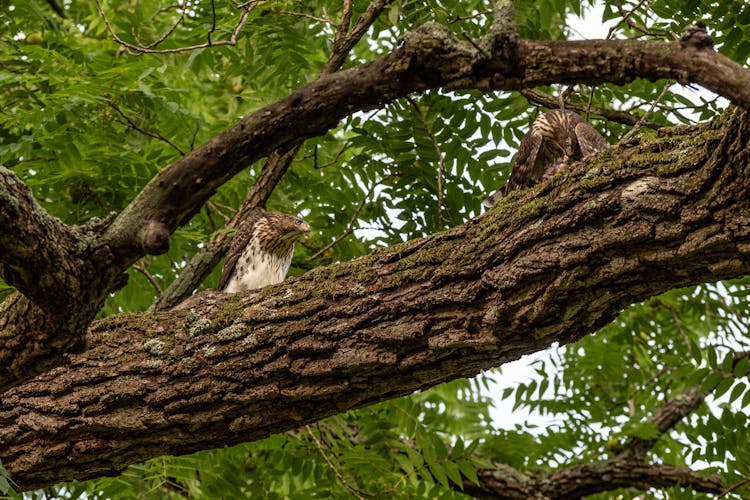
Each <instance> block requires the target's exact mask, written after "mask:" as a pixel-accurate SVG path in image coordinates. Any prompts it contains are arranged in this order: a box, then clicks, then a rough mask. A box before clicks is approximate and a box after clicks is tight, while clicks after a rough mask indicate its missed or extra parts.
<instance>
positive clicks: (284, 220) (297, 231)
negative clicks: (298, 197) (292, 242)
mask: <svg viewBox="0 0 750 500" xmlns="http://www.w3.org/2000/svg"><path fill="white" fill-rule="evenodd" d="M279 230H280V231H282V232H284V233H286V234H287V235H289V236H291V237H293V238H294V239H296V238H298V237H299V236H300V235H301V234H303V233H309V232H310V224H308V223H307V222H305V220H304V219H300V218H299V217H295V216H294V215H286V214H284V217H281V218H280V220H279Z"/></svg>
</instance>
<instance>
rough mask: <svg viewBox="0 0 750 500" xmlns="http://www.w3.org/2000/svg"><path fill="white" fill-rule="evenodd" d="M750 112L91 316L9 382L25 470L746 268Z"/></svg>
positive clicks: (354, 395) (429, 374)
mask: <svg viewBox="0 0 750 500" xmlns="http://www.w3.org/2000/svg"><path fill="white" fill-rule="evenodd" d="M749 144H750V119H748V115H747V113H745V112H740V111H730V112H728V113H727V114H726V115H725V116H724V117H723V118H722V119H721V120H719V121H717V122H716V123H713V124H708V125H702V126H696V127H677V128H673V129H665V130H662V131H660V133H659V136H658V137H656V138H653V139H648V140H641V141H640V142H637V141H636V142H634V143H630V144H628V145H626V146H624V147H618V148H614V149H612V150H610V151H608V152H603V153H600V154H599V155H597V156H596V157H594V158H590V159H588V160H587V161H586V162H584V163H581V164H578V165H577V166H575V168H574V169H573V171H572V172H570V173H566V174H563V175H559V176H556V177H555V178H553V179H552V180H551V181H550V182H548V183H544V184H542V185H540V186H537V187H536V188H533V189H530V190H526V191H520V192H515V193H513V194H511V195H510V196H508V197H507V198H504V199H503V200H502V201H501V202H500V203H499V204H498V206H497V207H496V208H495V209H493V210H491V211H490V212H488V213H487V214H485V215H483V216H481V217H477V218H475V219H471V220H469V221H467V222H466V223H464V224H462V225H460V226H458V227H455V228H453V229H451V230H449V231H446V232H443V233H439V234H436V235H433V236H430V237H428V238H424V239H421V240H417V241H411V242H407V243H404V244H402V245H397V246H394V247H391V248H387V249H380V250H377V251H375V252H373V253H372V254H371V255H368V256H366V257H362V258H359V259H355V260H353V261H351V262H346V263H342V264H336V265H332V266H328V267H324V268H318V269H315V270H313V271H311V272H308V273H307V274H305V275H303V276H300V277H297V278H293V279H290V280H288V281H286V282H285V283H283V284H280V285H277V286H274V287H270V288H267V289H263V290H260V291H256V292H250V293H245V294H236V295H232V294H221V293H217V292H213V291H207V292H204V293H202V294H199V295H198V296H195V297H193V298H191V299H189V300H188V301H187V302H186V303H184V304H182V305H181V306H178V307H177V308H175V309H173V310H170V311H160V312H148V313H140V314H133V313H129V314H121V315H118V316H114V317H111V318H108V319H105V320H102V321H97V322H95V323H93V325H92V327H91V329H90V339H89V342H90V347H89V349H88V350H87V351H86V352H85V353H83V354H77V355H71V356H70V358H69V362H68V364H67V365H66V366H63V367H59V368H56V369H54V370H52V371H49V372H47V373H44V374H41V375H39V376H38V377H36V378H35V379H32V380H31V381H29V382H26V383H25V384H23V385H20V386H18V387H15V388H13V389H11V390H9V391H7V392H6V393H4V394H3V395H2V399H1V400H0V460H2V462H3V464H4V465H5V466H6V467H7V468H8V470H9V471H10V473H11V475H12V477H13V479H14V480H15V481H16V482H17V483H18V485H19V486H20V488H21V489H30V488H38V487H42V486H47V485H50V484H54V483H58V482H61V481H68V480H72V479H79V480H82V479H86V478H91V477H95V476H99V475H102V474H112V473H116V472H117V471H119V470H121V469H122V468H124V467H125V466H127V465H128V464H131V463H134V462H137V461H142V460H145V459H147V458H150V457H153V456H158V455H163V454H168V453H169V454H180V453H188V452H192V451H197V450H201V449H207V448H212V447H218V446H223V445H227V444H233V443H239V442H243V441H251V440H255V439H260V438H262V437H265V436H268V435H269V434H272V433H276V432H282V431H285V430H289V429H294V428H296V427H298V426H300V425H302V424H304V423H308V422H312V421H315V420H318V419H321V418H323V417H326V416H329V415H333V414H336V413H340V412H342V411H345V410H348V409H351V408H357V407H360V406H363V405H367V404H370V403H374V402H376V401H381V400H384V399H388V398H392V397H395V396H400V395H403V394H408V393H410V392H412V391H414V390H418V389H423V388H427V387H430V386H433V385H435V384H438V383H441V382H444V381H447V380H451V379H454V378H457V377H468V376H472V375H475V374H477V373H478V372H480V371H481V370H484V369H487V368H490V367H495V366H499V365H501V364H503V363H505V362H507V361H511V360H514V359H517V358H519V357H520V356H521V355H523V354H527V353H531V352H535V351H539V350H541V349H544V348H546V347H548V346H550V345H551V344H552V343H554V342H559V343H560V344H565V343H568V342H571V341H575V340H576V339H578V338H580V337H581V336H583V335H586V334H588V333H591V332H593V331H595V330H596V329H597V328H599V327H601V326H602V325H605V324H606V323H608V322H610V321H612V319H613V318H614V317H615V316H616V315H617V314H618V312H619V311H621V310H622V309H623V308H624V307H626V306H628V305H629V304H631V303H634V302H638V301H641V300H643V299H645V298H647V297H650V296H652V295H655V294H658V293H660V292H664V291H666V290H670V289H672V288H675V287H682V286H688V285H694V284H697V283H703V282H708V281H716V280H720V279H727V278H734V277H738V276H742V275H744V274H746V273H748V271H749V270H750V201H749V200H750V196H749V195H750V192H749V188H750V180H748V179H750V175H748V174H750V146H749Z"/></svg>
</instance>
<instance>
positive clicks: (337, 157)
mask: <svg viewBox="0 0 750 500" xmlns="http://www.w3.org/2000/svg"><path fill="white" fill-rule="evenodd" d="M349 146H351V143H350V142H349V141H346V142H345V143H344V145H343V146H342V147H341V149H339V152H338V153H336V156H334V157H333V160H331V161H329V162H328V163H323V164H321V165H318V164H317V158H316V161H315V166H314V168H315V169H316V170H320V169H322V168H326V167H330V166H331V165H335V164H337V163H338V162H339V158H341V155H343V154H344V152H345V151H346V150H348V149H349Z"/></svg>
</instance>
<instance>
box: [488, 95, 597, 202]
mask: <svg viewBox="0 0 750 500" xmlns="http://www.w3.org/2000/svg"><path fill="white" fill-rule="evenodd" d="M608 147H609V144H607V141H606V140H604V137H602V135H601V134H600V133H599V132H597V131H596V129H594V127H592V126H591V125H589V124H588V123H587V122H586V121H585V120H584V119H583V118H581V117H580V116H578V115H577V114H576V113H573V112H572V111H566V110H563V109H555V110H553V111H549V112H547V113H544V114H542V115H539V116H538V117H537V119H536V120H534V123H532V124H531V129H530V130H529V132H528V133H527V134H526V135H524V136H523V138H522V139H521V144H519V146H518V155H516V161H515V163H514V165H513V169H512V170H511V172H510V178H509V179H508V182H506V183H505V185H504V186H503V187H501V188H500V189H498V190H497V191H495V192H494V193H493V194H492V195H491V196H490V197H489V198H487V199H486V200H484V201H483V202H482V204H483V205H484V206H485V207H487V208H490V207H492V206H494V205H495V203H497V202H498V201H499V200H500V198H502V197H503V196H505V195H507V194H508V193H509V192H510V191H512V190H514V189H523V188H527V187H531V186H533V185H534V184H536V183H538V182H540V181H542V180H547V179H549V178H550V177H552V176H553V175H554V174H555V173H556V172H558V171H560V170H564V169H568V168H570V163H572V162H574V161H578V160H581V159H583V158H585V157H586V156H589V155H591V154H594V153H596V152H597V151H601V150H603V149H607V148H608Z"/></svg>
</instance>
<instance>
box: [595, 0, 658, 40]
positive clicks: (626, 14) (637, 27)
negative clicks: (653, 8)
mask: <svg viewBox="0 0 750 500" xmlns="http://www.w3.org/2000/svg"><path fill="white" fill-rule="evenodd" d="M614 3H615V6H616V7H617V10H618V11H619V12H620V16H622V18H621V19H620V21H619V22H618V23H617V24H615V25H614V26H612V27H611V28H610V29H609V33H607V38H606V39H607V40H610V39H611V38H612V35H613V34H614V32H615V30H616V29H617V28H619V27H620V26H622V24H623V23H625V24H627V25H628V26H630V27H631V28H633V29H634V30H636V31H638V32H639V33H641V34H642V35H646V36H659V37H661V36H667V33H657V32H653V31H650V30H649V29H648V28H645V27H643V26H641V25H639V24H638V23H636V22H635V21H633V20H632V19H631V17H632V16H633V14H634V13H635V11H637V10H638V9H640V8H641V7H642V6H643V4H645V3H646V0H641V1H640V2H638V4H637V5H636V6H635V7H633V8H632V9H631V10H630V11H628V12H625V9H624V7H623V6H622V2H621V1H620V0H615V2H614Z"/></svg>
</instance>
